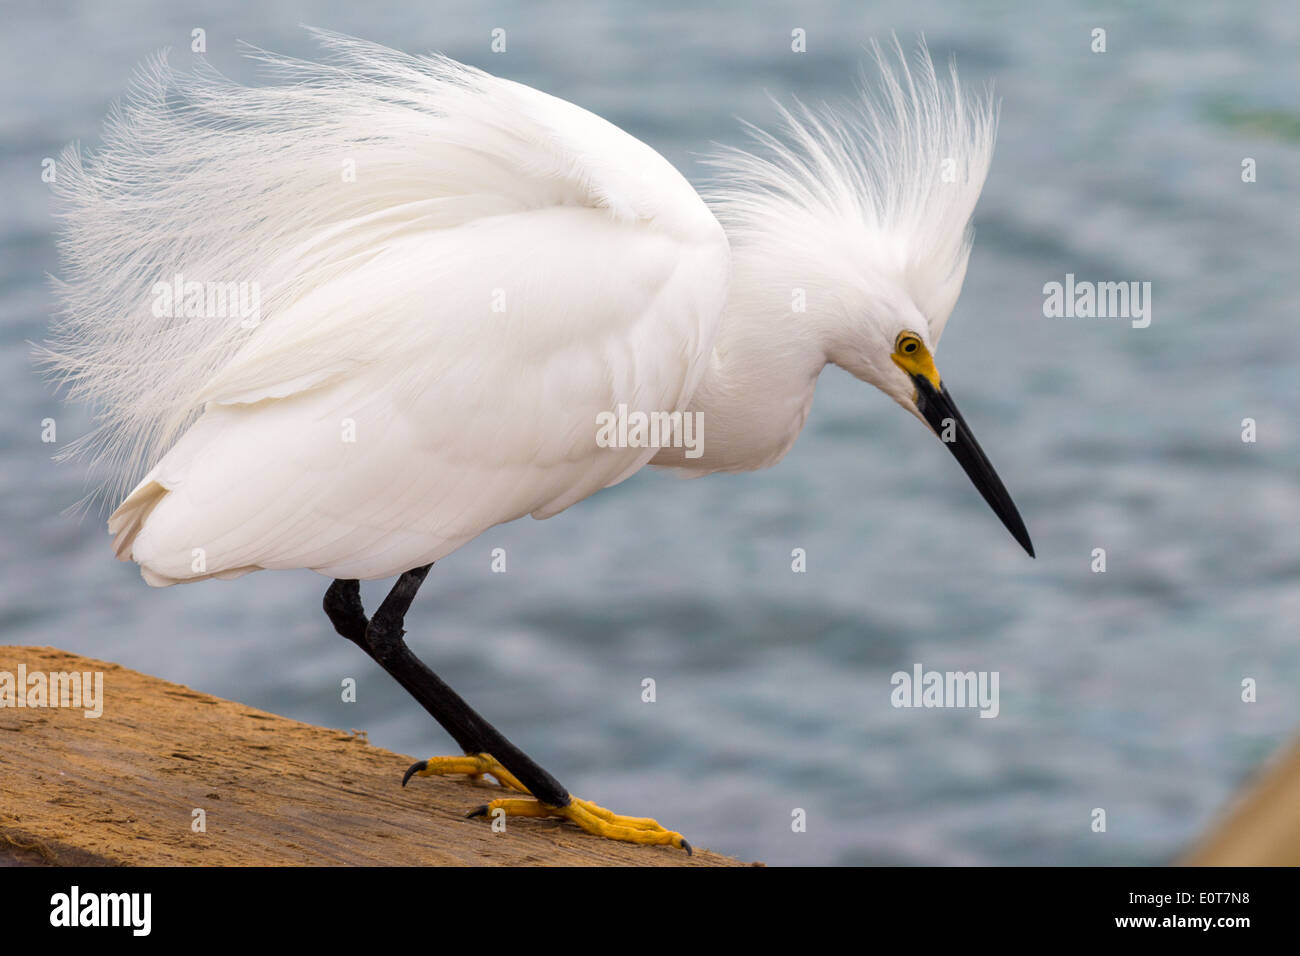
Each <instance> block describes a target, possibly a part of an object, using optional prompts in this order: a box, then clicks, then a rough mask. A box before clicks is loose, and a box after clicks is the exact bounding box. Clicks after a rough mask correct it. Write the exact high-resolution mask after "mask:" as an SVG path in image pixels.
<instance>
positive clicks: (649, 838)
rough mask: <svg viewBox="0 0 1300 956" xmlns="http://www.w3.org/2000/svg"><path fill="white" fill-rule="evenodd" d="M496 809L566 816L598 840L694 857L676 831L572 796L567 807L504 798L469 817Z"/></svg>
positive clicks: (526, 814)
mask: <svg viewBox="0 0 1300 956" xmlns="http://www.w3.org/2000/svg"><path fill="white" fill-rule="evenodd" d="M497 810H500V811H502V812H503V813H505V815H506V816H508V817H563V818H564V819H565V820H571V821H572V822H574V823H576V824H577V825H578V826H580V827H582V829H584V830H586V831H587V832H588V833H591V834H594V835H596V836H598V837H605V838H606V839H609V840H623V841H624V842H627V843H640V844H644V845H649V846H675V847H677V848H678V849H682V850H685V851H686V855H687V856H690V855H691V845H690V844H689V843H687V842H686V838H685V837H683V836H682V835H681V834H680V833H677V832H676V831H674V830H665V829H664V828H663V827H661V826H660V825H659V823H658V821H656V820H651V819H650V818H649V817H625V816H620V815H619V814H617V813H613V812H611V811H609V810H606V809H605V808H604V807H598V806H596V804H594V803H592V802H591V801H590V800H579V799H578V798H577V797H570V798H569V803H568V805H567V806H563V807H551V806H547V805H546V804H544V803H542V802H541V801H539V800H533V799H526V798H521V797H509V798H503V799H500V800H493V801H492V802H491V803H485V804H483V806H481V807H475V808H474V809H473V810H471V811H470V812H469V813H468V814H466V816H470V817H486V816H491V815H492V814H493V813H495V812H496V811H497Z"/></svg>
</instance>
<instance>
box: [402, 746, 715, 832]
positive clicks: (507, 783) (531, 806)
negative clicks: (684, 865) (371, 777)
mask: <svg viewBox="0 0 1300 956" xmlns="http://www.w3.org/2000/svg"><path fill="white" fill-rule="evenodd" d="M462 773H463V774H466V775H468V776H470V777H472V778H474V779H476V780H477V779H482V778H483V777H484V776H485V775H490V776H492V777H494V778H496V780H497V782H498V783H500V784H501V786H503V787H505V788H506V789H508V790H514V791H516V792H517V793H523V794H528V788H527V787H525V786H524V785H523V784H521V783H520V782H519V781H518V780H517V779H516V778H515V776H514V774H512V773H511V772H510V771H509V770H507V769H506V768H505V767H503V766H501V764H500V763H499V762H498V761H497V760H496V758H494V757H493V756H492V755H491V754H467V755H466V756H463V757H430V758H429V759H428V760H421V761H420V762H419V763H416V764H413V765H412V766H411V767H410V769H408V770H407V771H406V776H405V777H403V778H402V785H403V786H405V785H406V782H407V781H408V780H410V779H411V777H413V776H415V777H434V776H445V775H447V774H462ZM498 810H500V811H501V812H502V813H503V814H504V815H505V816H508V817H560V818H562V819H565V820H569V821H571V822H573V823H576V824H577V825H578V826H579V827H581V828H582V829H583V830H586V831H587V832H588V833H590V834H593V835H594V836H598V837H605V838H606V839H609V840H622V841H624V842H626V843H639V844H642V845H647V846H673V847H677V848H678V849H682V850H685V851H686V853H687V855H688V856H689V855H690V854H691V845H690V843H688V842H687V841H686V838H685V837H683V836H682V835H681V834H680V833H678V832H676V831H675V830H669V829H666V828H664V827H662V826H660V824H659V822H658V821H657V820H652V819H651V818H649V817H626V816H622V815H621V814H617V813H614V812H613V811H611V810H606V809H605V808H604V807H601V806H597V805H596V804H594V803H592V802H591V801H590V800H580V799H578V798H577V797H570V798H569V802H568V803H567V804H566V805H565V806H562V807H553V806H549V805H548V804H545V803H542V802H541V801H540V800H536V799H533V798H532V795H531V794H528V796H527V797H526V798H525V797H504V798H501V799H498V800H493V801H491V802H489V803H485V804H483V805H482V806H480V807H475V808H474V809H473V810H471V811H470V812H469V813H468V814H466V816H469V817H486V816H493V817H494V816H495V815H496V811H498Z"/></svg>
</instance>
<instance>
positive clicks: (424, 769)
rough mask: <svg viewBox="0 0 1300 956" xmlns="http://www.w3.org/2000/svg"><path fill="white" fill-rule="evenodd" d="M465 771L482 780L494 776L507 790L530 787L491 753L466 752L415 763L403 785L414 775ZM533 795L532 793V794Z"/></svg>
mask: <svg viewBox="0 0 1300 956" xmlns="http://www.w3.org/2000/svg"><path fill="white" fill-rule="evenodd" d="M460 773H463V774H465V775H466V776H468V777H469V778H470V779H472V780H476V781H477V780H482V779H483V778H484V777H485V776H489V775H490V776H492V777H493V778H494V779H495V780H496V781H497V783H499V784H501V786H503V787H505V788H506V789H507V790H514V791H516V792H518V793H528V788H527V787H525V786H524V785H523V784H522V783H520V782H519V781H518V780H517V779H515V775H514V774H512V773H511V772H510V771H509V770H507V769H506V768H505V767H503V766H501V764H500V763H499V762H498V761H497V759H496V758H495V757H493V756H492V755H491V754H465V755H464V756H461V757H430V758H429V759H428V760H421V761H419V762H418V763H413V764H411V766H410V767H409V768H408V769H407V771H406V775H405V776H404V777H402V786H403V787H404V786H406V782H407V781H408V780H410V779H411V778H412V777H445V776H448V775H450V774H460ZM530 796H531V795H530Z"/></svg>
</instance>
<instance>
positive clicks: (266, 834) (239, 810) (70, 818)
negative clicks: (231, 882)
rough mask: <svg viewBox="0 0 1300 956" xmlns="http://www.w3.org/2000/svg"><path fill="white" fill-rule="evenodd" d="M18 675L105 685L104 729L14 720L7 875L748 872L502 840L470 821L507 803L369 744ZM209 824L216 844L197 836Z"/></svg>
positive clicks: (46, 658)
mask: <svg viewBox="0 0 1300 956" xmlns="http://www.w3.org/2000/svg"><path fill="white" fill-rule="evenodd" d="M20 665H22V666H24V667H25V668H26V671H27V672H28V673H29V674H30V673H36V672H40V673H42V674H51V673H55V672H72V671H82V672H87V671H89V672H92V673H94V672H99V673H102V674H103V681H104V704H103V715H102V716H100V717H98V718H88V717H86V716H85V715H84V712H83V710H84V709H74V708H70V707H62V706H60V707H49V706H46V707H39V708H28V707H23V708H11V707H7V706H6V707H3V708H0V779H2V780H3V781H4V782H3V788H2V790H0V864H3V863H8V864H11V865H12V864H17V865H24V864H28V865H31V864H34V865H40V864H88V863H89V864H105V865H144V864H149V865H163V866H193V865H204V866H245V865H257V866H277V865H351V864H365V865H376V864H378V865H388V864H392V865H419V866H458V865H476V866H477V865H489V866H509V865H578V866H624V865H631V866H687V865H697V866H700V865H703V866H727V865H742V864H740V863H739V861H737V860H733V859H731V858H729V857H725V856H721V855H718V854H715V853H710V852H708V851H707V850H703V849H696V851H695V855H694V856H693V857H687V855H686V854H685V853H684V852H682V851H681V850H674V849H672V848H670V847H640V846H631V845H629V844H624V843H618V842H615V841H612V840H603V839H598V838H596V837H593V836H590V835H588V834H586V833H583V832H582V831H581V830H578V829H577V828H576V827H574V826H573V825H572V824H570V823H567V822H565V821H560V820H530V819H511V820H509V821H508V823H507V828H506V832H504V833H495V832H493V830H492V828H491V826H490V825H489V824H488V823H487V822H486V821H484V820H481V819H479V820H467V819H465V816H464V814H465V812H466V811H467V810H468V809H470V808H472V807H474V806H477V805H479V804H481V803H485V802H487V800H489V799H491V798H492V797H493V796H495V795H498V794H500V793H501V791H500V790H499V788H496V787H494V786H491V785H488V784H486V783H484V784H473V783H470V782H469V781H468V780H466V779H465V778H445V779H439V778H420V779H418V780H416V781H413V782H412V785H411V786H408V787H406V788H405V789H403V788H402V787H400V786H399V784H400V783H401V779H402V773H403V771H404V770H405V769H406V768H407V767H408V766H409V765H410V764H411V763H412V762H414V759H415V758H413V757H410V756H406V755H403V754H396V753H393V752H391V751H388V750H384V749H382V748H379V747H374V746H371V745H370V744H369V743H368V742H366V740H365V739H364V737H363V736H358V735H357V734H354V733H349V732H344V731H340V730H329V729H327V728H324V727H315V726H312V725H310V724H303V723H299V722H298V721H294V720H289V719H287V718H285V717H280V716H277V715H275V714H269V713H266V712H264V711H260V710H255V709H254V708H252V707H247V706H245V705H243V704H240V703H237V702H235V701H229V700H222V699H220V698H217V697H211V696H209V695H207V694H202V693H198V692H196V691H193V690H190V689H189V688H187V687H183V686H181V685H179V684H172V683H169V682H167V681H164V680H160V679H159V678H157V677H152V676H150V675H148V674H142V673H140V672H138V671H133V670H129V669H127V668H124V667H120V666H118V665H116V664H110V663H106V662H104V661H98V660H94V659H92V658H87V657H82V656H80V655H77V654H71V653H68V652H66V651H61V650H58V649H55V648H50V647H14V646H0V681H3V674H4V673H5V672H8V673H9V674H13V675H15V676H16V675H17V672H18V669H19V666H20ZM2 689H3V688H2V687H0V690H2ZM394 692H396V691H394ZM413 713H414V712H413ZM415 719H422V717H417V718H415ZM426 756H427V755H426ZM196 809H201V810H203V811H204V813H205V815H206V832H195V831H194V829H193V828H192V823H193V820H194V811H195V810H196ZM616 809H617V808H616ZM645 810H646V808H644V807H637V808H633V809H631V810H630V811H629V812H637V811H640V812H644V811H645ZM687 836H688V837H689V834H687Z"/></svg>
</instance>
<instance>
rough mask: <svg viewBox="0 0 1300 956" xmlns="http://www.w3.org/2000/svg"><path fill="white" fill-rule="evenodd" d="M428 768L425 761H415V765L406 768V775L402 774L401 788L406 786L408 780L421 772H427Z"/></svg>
mask: <svg viewBox="0 0 1300 956" xmlns="http://www.w3.org/2000/svg"><path fill="white" fill-rule="evenodd" d="M428 768H429V761H427V760H417V761H416V762H415V763H413V764H411V765H410V766H409V767H407V768H406V773H404V774H402V786H403V787H404V786H406V781H408V780H410V779H411V778H412V777H413V776H415V775H416V774H417V773H419V772H420V771H421V770H427V769H428Z"/></svg>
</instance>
